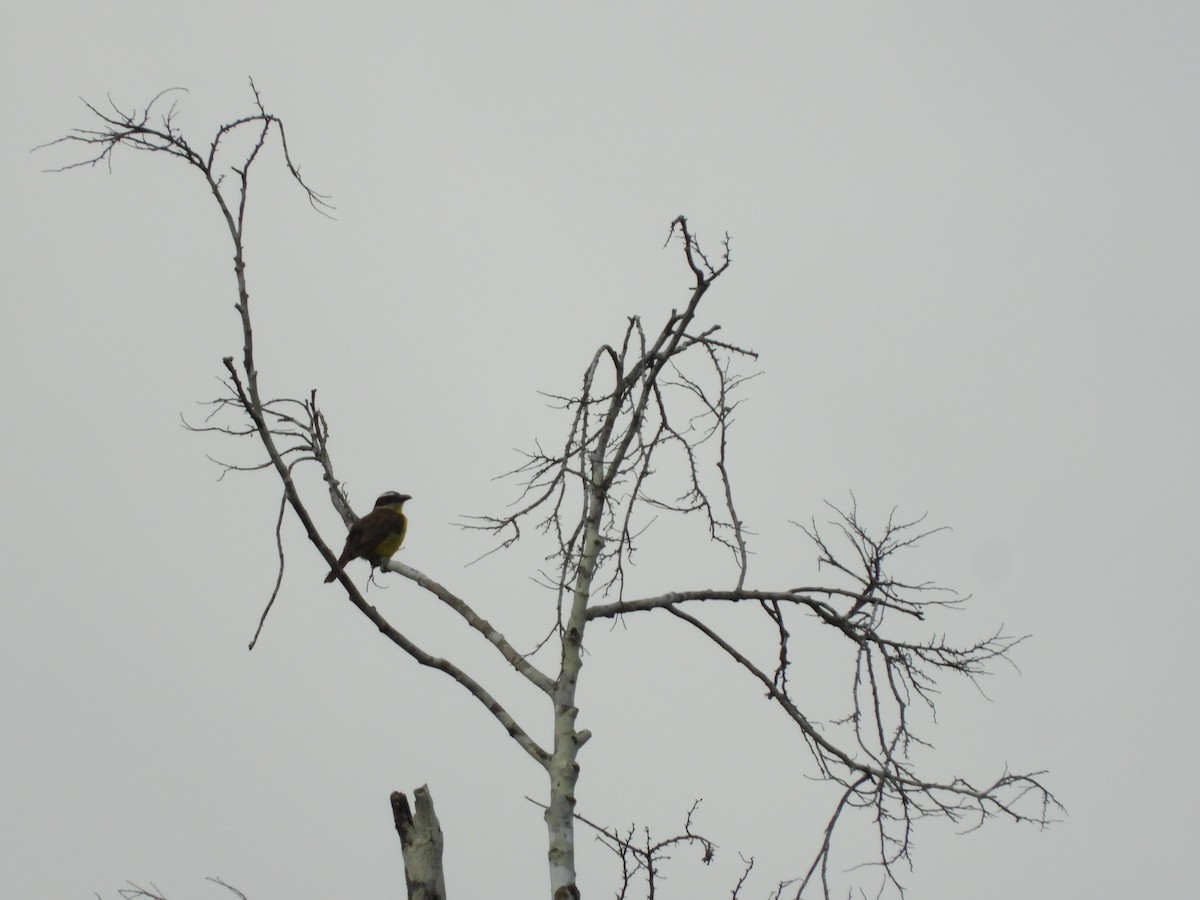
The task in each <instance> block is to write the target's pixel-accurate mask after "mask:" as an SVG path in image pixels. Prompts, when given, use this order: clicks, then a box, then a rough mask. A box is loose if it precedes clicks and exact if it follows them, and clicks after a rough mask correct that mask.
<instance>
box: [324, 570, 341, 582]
mask: <svg viewBox="0 0 1200 900" xmlns="http://www.w3.org/2000/svg"><path fill="white" fill-rule="evenodd" d="M337 577H338V570H337V569H331V570H330V572H329V574H328V575H326V576H325V583H326V584H332V583H333V582H335V581H337Z"/></svg>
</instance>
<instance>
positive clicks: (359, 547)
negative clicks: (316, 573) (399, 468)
mask: <svg viewBox="0 0 1200 900" xmlns="http://www.w3.org/2000/svg"><path fill="white" fill-rule="evenodd" d="M411 499H412V497H410V496H408V494H397V493H396V492H395V491H388V492H387V493H385V494H380V495H379V499H378V500H376V501H375V508H374V509H373V510H371V511H370V512H369V513H367V514H366V515H365V516H363V517H362V518H361V519H359V520H358V521H357V522H355V523H354V524H353V525H351V526H350V533H349V534H347V535H346V546H345V548H344V549H343V550H342V555H341V556H339V557H338V561H337V568H335V569H334V570H333V571H331V572H330V573H329V574H328V575H326V576H325V583H326V584H329V582H331V581H334V580H335V579H336V578H337V577H338V572H339V571H340V570H341V569H342V567H343V566H345V565H346V563H348V562H350V560H352V559H365V560H366V561H367V562H369V563H370V564H371V565H372V566H378V565H381V564H382V563H383V562H385V561H386V560H388V559H390V558H391V556H392V554H393V553H395V552H396V551H397V550H399V549H400V545H401V544H403V543H404V533H405V532H406V531H408V517H407V516H405V515H404V512H403V510H404V501H405V500H411Z"/></svg>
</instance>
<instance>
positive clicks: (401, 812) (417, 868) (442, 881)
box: [392, 785, 446, 900]
mask: <svg viewBox="0 0 1200 900" xmlns="http://www.w3.org/2000/svg"><path fill="white" fill-rule="evenodd" d="M413 800H414V801H415V803H416V805H417V814H416V816H413V814H412V812H411V811H410V809H409V806H408V798H407V797H405V796H404V794H402V793H400V791H394V792H393V793H392V816H393V818H394V819H395V820H396V833H397V834H399V835H400V852H401V853H402V854H403V855H404V881H405V883H406V884H407V886H408V900H446V878H445V875H444V874H443V873H442V826H441V825H439V824H438V820H437V814H436V813H434V811H433V798H432V797H430V796H429V787H428V785H422V786H421V787H419V788H417V789H416V790H415V791H413Z"/></svg>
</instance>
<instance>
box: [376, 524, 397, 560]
mask: <svg viewBox="0 0 1200 900" xmlns="http://www.w3.org/2000/svg"><path fill="white" fill-rule="evenodd" d="M403 543H404V532H403V531H401V532H400V533H398V534H393V535H389V536H388V537H386V538H384V539H383V540H382V541H380V542H379V543H378V544H376V545H375V549H374V551H373V552H372V554H371V555H372V556H373V557H374V558H375V559H382V558H384V557H390V556H391V555H392V554H393V553H395V552H396V551H397V550H399V549H400V545H401V544H403Z"/></svg>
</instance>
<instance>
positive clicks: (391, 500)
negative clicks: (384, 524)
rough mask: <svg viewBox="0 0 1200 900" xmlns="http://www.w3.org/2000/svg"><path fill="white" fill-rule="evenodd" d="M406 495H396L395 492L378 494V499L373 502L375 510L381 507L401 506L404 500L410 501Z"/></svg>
mask: <svg viewBox="0 0 1200 900" xmlns="http://www.w3.org/2000/svg"><path fill="white" fill-rule="evenodd" d="M411 499H412V497H410V496H409V495H408V494H397V493H396V492H395V491H387V492H386V493H383V494H380V495H379V499H378V500H376V501H375V508H376V509H378V508H379V507H381V506H403V505H404V501H405V500H411Z"/></svg>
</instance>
